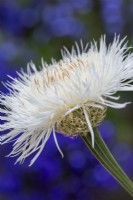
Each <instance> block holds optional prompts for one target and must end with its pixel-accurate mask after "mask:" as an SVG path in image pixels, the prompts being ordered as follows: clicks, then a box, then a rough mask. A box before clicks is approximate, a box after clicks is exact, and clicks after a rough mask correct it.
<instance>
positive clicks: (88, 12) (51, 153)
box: [0, 0, 133, 200]
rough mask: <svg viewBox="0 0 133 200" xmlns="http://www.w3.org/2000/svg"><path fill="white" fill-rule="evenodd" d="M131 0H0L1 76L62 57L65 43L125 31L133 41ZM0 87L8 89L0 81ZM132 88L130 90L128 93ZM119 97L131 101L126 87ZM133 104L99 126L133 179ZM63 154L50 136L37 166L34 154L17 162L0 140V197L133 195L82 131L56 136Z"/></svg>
mask: <svg viewBox="0 0 133 200" xmlns="http://www.w3.org/2000/svg"><path fill="white" fill-rule="evenodd" d="M132 22H133V1H132V0H94V1H93V0H0V80H1V81H3V82H4V81H7V80H8V77H7V74H9V75H11V76H13V77H16V76H17V75H16V71H19V70H20V68H24V69H26V65H27V63H28V62H30V61H31V60H32V61H33V62H35V64H36V66H40V65H41V57H43V58H44V60H45V61H47V62H48V63H50V59H51V57H54V58H55V59H57V60H59V59H60V49H61V48H62V46H63V45H65V46H67V48H68V49H70V48H71V46H72V44H73V43H74V41H79V40H80V39H81V38H82V39H83V41H84V44H85V43H86V42H87V41H90V40H92V39H93V38H95V39H96V40H97V39H99V37H100V36H101V34H104V33H105V34H106V35H107V40H108V42H111V41H112V39H113V37H114V33H117V34H120V35H121V37H123V36H125V35H127V39H128V40H129V45H133V23H132ZM0 87H1V88H0V89H1V90H2V91H3V92H6V90H5V88H4V86H3V85H2V83H0ZM127 94H128V95H127ZM121 101H132V102H133V94H132V93H123V95H122V100H121ZM132 121H133V104H131V105H128V107H127V108H126V109H122V110H115V109H108V113H107V117H106V120H105V121H104V122H103V123H102V125H101V126H100V127H99V130H100V132H101V134H102V136H103V138H104V140H105V141H106V143H107V145H108V146H109V148H110V150H111V151H112V153H113V155H114V156H115V158H116V159H117V161H118V162H119V163H120V165H121V166H122V167H123V169H124V170H125V172H126V173H127V174H128V175H129V176H130V177H131V179H132V180H133V123H132ZM57 137H58V141H59V144H60V147H61V149H62V151H63V153H64V155H65V158H64V159H61V157H60V154H59V152H58V150H57V148H56V146H55V144H54V140H53V138H52V136H51V138H50V140H49V141H48V143H47V145H46V147H45V149H44V151H43V153H42V154H41V155H40V157H39V158H38V160H37V161H36V162H35V164H34V165H33V166H32V167H30V168H29V167H28V164H29V161H30V159H31V158H29V159H27V160H26V161H25V163H24V164H23V165H19V164H17V165H14V162H15V159H16V158H7V157H5V155H7V154H8V153H9V152H10V151H11V148H12V144H7V145H3V146H0V200H82V199H83V200H101V199H102V200H107V199H108V200H113V199H117V198H119V199H121V200H125V199H126V200H130V199H132V198H131V197H130V196H129V195H128V194H127V193H126V192H125V191H124V189H122V188H121V187H120V186H119V184H118V183H117V182H116V181H115V180H114V179H113V178H112V177H111V175H110V174H109V173H108V172H106V170H105V169H104V168H103V167H102V166H101V165H100V164H99V163H98V161H97V160H96V159H95V158H94V157H93V155H91V153H90V152H89V150H88V149H87V147H86V146H85V145H84V143H83V141H82V140H81V138H80V137H78V138H77V139H75V140H74V139H70V138H67V137H64V136H63V135H59V134H58V135H57Z"/></svg>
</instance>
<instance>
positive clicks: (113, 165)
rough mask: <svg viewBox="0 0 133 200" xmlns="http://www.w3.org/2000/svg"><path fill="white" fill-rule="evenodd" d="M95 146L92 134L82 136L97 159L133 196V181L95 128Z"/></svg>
mask: <svg viewBox="0 0 133 200" xmlns="http://www.w3.org/2000/svg"><path fill="white" fill-rule="evenodd" d="M94 134H95V147H94V148H93V147H92V144H91V135H90V133H88V134H87V135H86V136H81V137H82V139H83V140H84V142H85V143H86V145H87V147H88V148H89V149H90V150H91V152H92V153H93V154H94V156H95V157H96V158H97V160H98V161H99V162H100V163H101V164H102V165H103V166H104V167H105V168H106V169H107V170H108V171H109V172H110V173H111V175H112V176H113V177H114V178H115V179H116V180H117V181H118V182H119V183H120V184H121V185H122V187H123V188H124V189H125V190H126V191H127V192H128V193H129V194H130V195H131V196H132V197H133V182H132V181H131V180H130V179H129V178H128V176H127V175H126V174H125V172H124V171H123V170H122V168H121V167H120V166H119V164H118V163H117V161H116V160H115V158H114V157H113V155H112V154H111V152H110V151H109V149H108V147H107V146H106V144H105V142H104V141H103V139H102V137H101V135H100V134H99V132H98V130H97V129H96V128H95V129H94Z"/></svg>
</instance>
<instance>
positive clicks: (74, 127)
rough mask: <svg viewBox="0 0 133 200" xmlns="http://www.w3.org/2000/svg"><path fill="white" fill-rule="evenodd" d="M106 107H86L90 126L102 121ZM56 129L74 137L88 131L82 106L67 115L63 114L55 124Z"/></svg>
mask: <svg viewBox="0 0 133 200" xmlns="http://www.w3.org/2000/svg"><path fill="white" fill-rule="evenodd" d="M106 110H107V107H106V106H104V108H103V109H100V108H96V107H92V106H90V107H86V112H87V114H88V116H89V119H90V123H91V126H92V127H96V126H98V125H99V124H100V122H102V121H103V119H104V117H105V114H106ZM56 131H57V132H59V133H62V134H64V135H66V136H72V137H75V136H77V135H79V134H80V135H86V134H87V133H88V132H90V130H89V128H88V125H87V122H86V119H85V115H84V112H83V109H82V108H79V109H77V110H75V111H73V112H71V113H70V114H68V115H67V116H65V117H64V118H63V119H62V120H61V121H60V122H59V123H58V124H57V125H56Z"/></svg>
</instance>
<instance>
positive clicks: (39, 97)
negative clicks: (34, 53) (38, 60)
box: [0, 36, 133, 165]
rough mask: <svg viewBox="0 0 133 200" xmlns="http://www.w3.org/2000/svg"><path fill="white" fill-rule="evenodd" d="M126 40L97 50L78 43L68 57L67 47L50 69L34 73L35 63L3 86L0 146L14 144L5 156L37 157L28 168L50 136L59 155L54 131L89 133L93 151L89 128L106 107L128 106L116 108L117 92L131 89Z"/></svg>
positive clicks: (131, 58)
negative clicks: (7, 90) (6, 91)
mask: <svg viewBox="0 0 133 200" xmlns="http://www.w3.org/2000/svg"><path fill="white" fill-rule="evenodd" d="M128 49H129V48H127V43H125V38H124V39H123V40H120V39H119V37H116V36H115V38H114V41H113V43H112V44H110V45H109V46H108V47H107V45H106V41H105V37H102V38H101V39H100V44H99V48H98V45H97V43H96V42H95V41H94V42H93V43H91V45H90V48H88V44H87V45H86V47H85V48H84V47H83V44H82V42H81V47H79V46H78V45H77V43H76V47H75V48H74V47H73V48H72V51H71V53H70V52H69V51H68V50H67V49H66V48H65V50H64V51H62V60H60V61H59V62H56V61H54V60H52V64H51V65H47V64H46V63H44V62H43V61H42V70H41V71H38V70H37V69H36V67H35V65H34V64H33V63H30V64H28V67H27V73H25V72H23V71H21V73H18V76H19V78H18V79H16V78H12V77H10V78H11V79H12V81H11V82H7V83H6V84H5V85H6V87H7V88H8V89H9V94H8V95H5V94H1V95H0V102H1V104H2V106H1V109H0V111H1V117H0V119H1V120H3V121H4V122H3V124H2V125H1V127H0V129H1V131H8V133H5V134H3V135H1V138H0V139H1V144H4V143H7V142H11V141H14V145H13V150H12V152H11V153H10V154H9V156H17V155H19V158H18V159H17V161H16V162H23V161H24V159H25V158H26V157H28V156H29V155H30V154H32V153H33V152H36V154H35V156H34V158H33V159H32V161H31V163H30V165H32V164H33V163H34V161H35V160H36V159H37V157H38V156H39V154H40V153H41V152H42V150H43V148H44V146H45V144H46V142H47V141H48V139H49V137H50V135H51V134H53V136H54V140H55V143H56V146H57V148H58V150H59V151H60V153H61V155H62V156H63V153H62V151H61V150H60V148H59V145H58V142H57V139H56V134H55V132H56V131H58V132H61V133H63V134H65V135H69V136H70V135H71V136H75V135H78V134H86V133H87V132H90V134H91V138H92V146H93V147H94V132H93V128H92V127H95V126H97V125H98V124H99V123H100V122H101V121H102V120H103V118H104V116H105V112H106V108H107V107H113V108H123V107H125V106H126V104H127V103H123V104H121V103H116V100H118V99H119V97H116V96H114V94H115V93H117V92H118V91H129V90H131V91H132V90H133V86H132V85H131V82H132V81H133V54H132V53H131V54H129V55H127V51H128Z"/></svg>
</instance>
